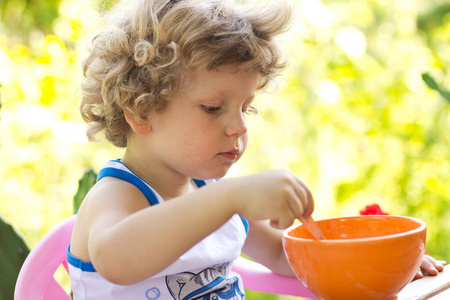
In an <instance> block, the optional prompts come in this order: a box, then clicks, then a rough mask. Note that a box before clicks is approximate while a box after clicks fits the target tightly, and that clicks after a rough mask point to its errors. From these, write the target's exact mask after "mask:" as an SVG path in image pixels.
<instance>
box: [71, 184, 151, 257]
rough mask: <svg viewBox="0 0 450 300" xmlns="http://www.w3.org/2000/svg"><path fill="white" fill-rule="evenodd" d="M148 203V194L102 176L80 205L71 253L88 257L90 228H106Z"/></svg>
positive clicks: (91, 230) (93, 229) (98, 229)
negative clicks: (145, 194) (146, 196)
mask: <svg viewBox="0 0 450 300" xmlns="http://www.w3.org/2000/svg"><path fill="white" fill-rule="evenodd" d="M148 206H149V203H148V201H147V198H145V196H144V195H143V194H142V193H141V192H140V191H139V189H138V188H136V187H135V186H134V185H132V184H130V183H128V182H126V181H123V180H121V179H118V178H113V177H105V178H103V179H102V180H100V181H99V182H97V183H96V184H95V185H94V186H93V187H92V188H91V190H90V191H89V193H88V194H87V195H86V197H85V199H84V200H83V203H82V204H81V206H80V210H79V212H78V216H77V221H76V223H75V227H74V230H73V234H72V241H71V248H70V251H71V253H72V255H74V256H75V257H77V258H79V259H81V260H83V261H90V258H89V253H88V246H89V245H88V241H89V236H90V235H91V234H92V232H93V231H103V230H106V229H107V228H110V227H111V226H113V225H114V224H117V223H118V222H120V221H121V220H123V219H124V218H126V217H127V216H129V215H131V214H133V213H136V212H138V211H140V210H142V209H144V208H147V207H148Z"/></svg>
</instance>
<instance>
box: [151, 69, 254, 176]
mask: <svg viewBox="0 0 450 300" xmlns="http://www.w3.org/2000/svg"><path fill="white" fill-rule="evenodd" d="M257 81H258V74H256V73H252V74H250V73H247V72H245V71H242V70H238V69H237V68H236V67H233V66H224V67H220V68H219V69H217V70H212V71H202V72H200V73H199V74H198V76H196V77H195V78H193V79H191V80H188V81H187V82H186V83H185V84H184V86H183V87H182V89H181V90H180V91H179V92H178V93H177V95H176V96H175V97H174V98H172V99H171V100H170V101H169V104H168V106H167V107H166V109H165V110H164V111H163V112H161V113H158V114H156V115H154V116H153V117H152V121H151V126H152V133H151V134H150V136H151V138H152V139H153V142H155V141H156V142H157V144H153V145H158V157H155V158H156V159H159V160H160V161H161V162H162V163H163V165H164V166H165V167H166V168H169V169H170V170H171V171H174V172H176V173H179V174H182V175H184V176H187V177H192V178H196V179H210V178H220V177H222V176H224V175H225V174H226V173H227V171H228V169H229V168H230V167H231V165H232V164H233V163H235V162H236V161H237V160H238V159H239V158H240V157H241V156H242V154H243V153H244V151H245V149H246V147H247V139H248V137H247V122H246V118H245V117H246V114H245V111H246V109H247V108H248V107H249V106H250V104H251V102H252V100H253V98H254V95H255V90H256V85H257Z"/></svg>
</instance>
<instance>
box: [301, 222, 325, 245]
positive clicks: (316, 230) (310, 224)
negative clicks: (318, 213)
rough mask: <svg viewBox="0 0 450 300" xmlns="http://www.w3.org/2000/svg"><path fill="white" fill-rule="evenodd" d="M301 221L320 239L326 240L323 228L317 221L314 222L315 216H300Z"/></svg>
mask: <svg viewBox="0 0 450 300" xmlns="http://www.w3.org/2000/svg"><path fill="white" fill-rule="evenodd" d="M298 219H299V220H300V222H302V224H303V226H305V228H306V229H308V231H309V232H311V234H312V235H313V236H314V237H315V238H316V239H318V240H324V239H325V237H324V236H323V233H322V230H320V228H319V226H317V223H316V222H314V220H313V218H312V217H311V216H309V217H307V218H305V217H303V216H300V217H299V218H298Z"/></svg>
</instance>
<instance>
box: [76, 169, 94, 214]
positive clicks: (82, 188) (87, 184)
mask: <svg viewBox="0 0 450 300" xmlns="http://www.w3.org/2000/svg"><path fill="white" fill-rule="evenodd" d="M96 181H97V173H95V171H94V170H92V169H88V170H86V171H85V172H84V174H83V177H81V178H80V180H78V190H77V193H76V194H75V196H74V197H73V213H74V214H75V213H77V212H78V208H80V205H81V203H82V202H83V200H84V197H86V195H87V193H88V192H89V190H90V189H91V188H92V187H93V186H94V184H95V182H96Z"/></svg>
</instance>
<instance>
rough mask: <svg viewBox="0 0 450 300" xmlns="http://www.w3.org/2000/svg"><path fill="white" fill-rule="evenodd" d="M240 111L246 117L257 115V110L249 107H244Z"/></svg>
mask: <svg viewBox="0 0 450 300" xmlns="http://www.w3.org/2000/svg"><path fill="white" fill-rule="evenodd" d="M242 111H243V112H244V113H246V114H247V115H257V114H258V113H259V109H257V108H256V107H254V106H251V105H249V106H247V107H245V108H244V109H243V110H242Z"/></svg>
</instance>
